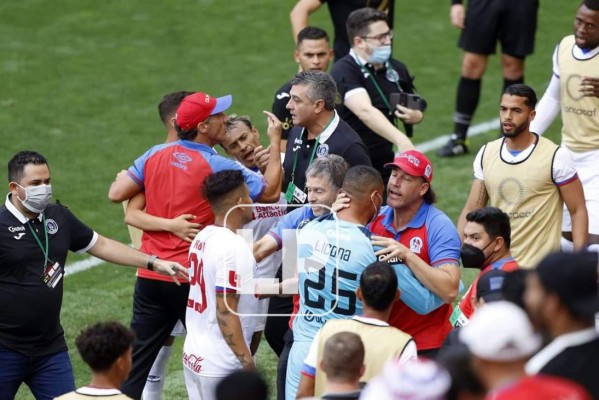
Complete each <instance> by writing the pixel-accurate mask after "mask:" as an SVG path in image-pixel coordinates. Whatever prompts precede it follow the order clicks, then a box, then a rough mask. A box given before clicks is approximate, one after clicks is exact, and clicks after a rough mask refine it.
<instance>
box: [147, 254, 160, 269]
mask: <svg viewBox="0 0 599 400" xmlns="http://www.w3.org/2000/svg"><path fill="white" fill-rule="evenodd" d="M157 258H158V256H154V255H152V256H150V259H149V260H148V270H149V271H154V261H156V259H157Z"/></svg>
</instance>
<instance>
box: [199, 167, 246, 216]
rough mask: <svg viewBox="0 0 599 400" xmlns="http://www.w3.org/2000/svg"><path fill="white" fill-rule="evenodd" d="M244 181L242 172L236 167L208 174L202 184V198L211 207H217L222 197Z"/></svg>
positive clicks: (221, 201)
mask: <svg viewBox="0 0 599 400" xmlns="http://www.w3.org/2000/svg"><path fill="white" fill-rule="evenodd" d="M244 183H245V179H244V178H243V173H242V172H241V171H240V170H238V169H225V170H222V171H219V172H217V173H215V174H212V175H208V177H207V178H206V179H205V180H204V184H203V186H202V193H203V194H204V198H205V199H206V200H208V202H209V203H210V205H211V206H212V208H218V206H219V205H221V203H223V199H224V198H225V197H226V196H227V195H228V194H229V193H231V192H232V191H233V190H235V189H237V188H239V187H240V186H242V185H243V184H244Z"/></svg>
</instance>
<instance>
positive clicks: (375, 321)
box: [352, 315, 389, 326]
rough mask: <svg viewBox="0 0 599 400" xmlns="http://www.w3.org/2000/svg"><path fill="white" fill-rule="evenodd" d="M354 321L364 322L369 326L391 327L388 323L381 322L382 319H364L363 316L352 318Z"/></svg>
mask: <svg viewBox="0 0 599 400" xmlns="http://www.w3.org/2000/svg"><path fill="white" fill-rule="evenodd" d="M352 319H353V320H356V321H359V322H363V323H365V324H368V325H376V326H389V324H388V323H387V322H385V321H381V320H380V319H376V318H367V317H362V316H361V315H354V316H353V317H352Z"/></svg>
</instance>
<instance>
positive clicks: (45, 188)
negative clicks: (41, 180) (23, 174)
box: [17, 183, 52, 214]
mask: <svg viewBox="0 0 599 400" xmlns="http://www.w3.org/2000/svg"><path fill="white" fill-rule="evenodd" d="M17 185H18V186H19V187H20V188H21V189H23V190H25V198H24V199H21V198H20V197H19V196H17V198H18V199H19V200H21V203H22V204H23V207H25V208H26V209H28V210H29V211H31V212H33V213H38V214H39V213H41V212H43V211H44V210H45V209H46V207H47V206H48V203H49V202H50V199H52V185H38V186H29V187H23V186H21V185H19V184H18V183H17Z"/></svg>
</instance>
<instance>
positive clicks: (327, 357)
mask: <svg viewBox="0 0 599 400" xmlns="http://www.w3.org/2000/svg"><path fill="white" fill-rule="evenodd" d="M364 353H365V350H364V343H362V339H361V338H360V336H358V335H357V334H355V333H353V332H338V333H336V334H334V335H333V336H331V337H330V338H328V339H327V341H326V342H325V343H324V348H323V351H322V363H323V367H324V368H323V369H324V372H325V374H326V376H327V380H328V381H333V382H348V381H353V380H355V379H358V378H359V377H360V370H361V369H362V366H363V365H364Z"/></svg>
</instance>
